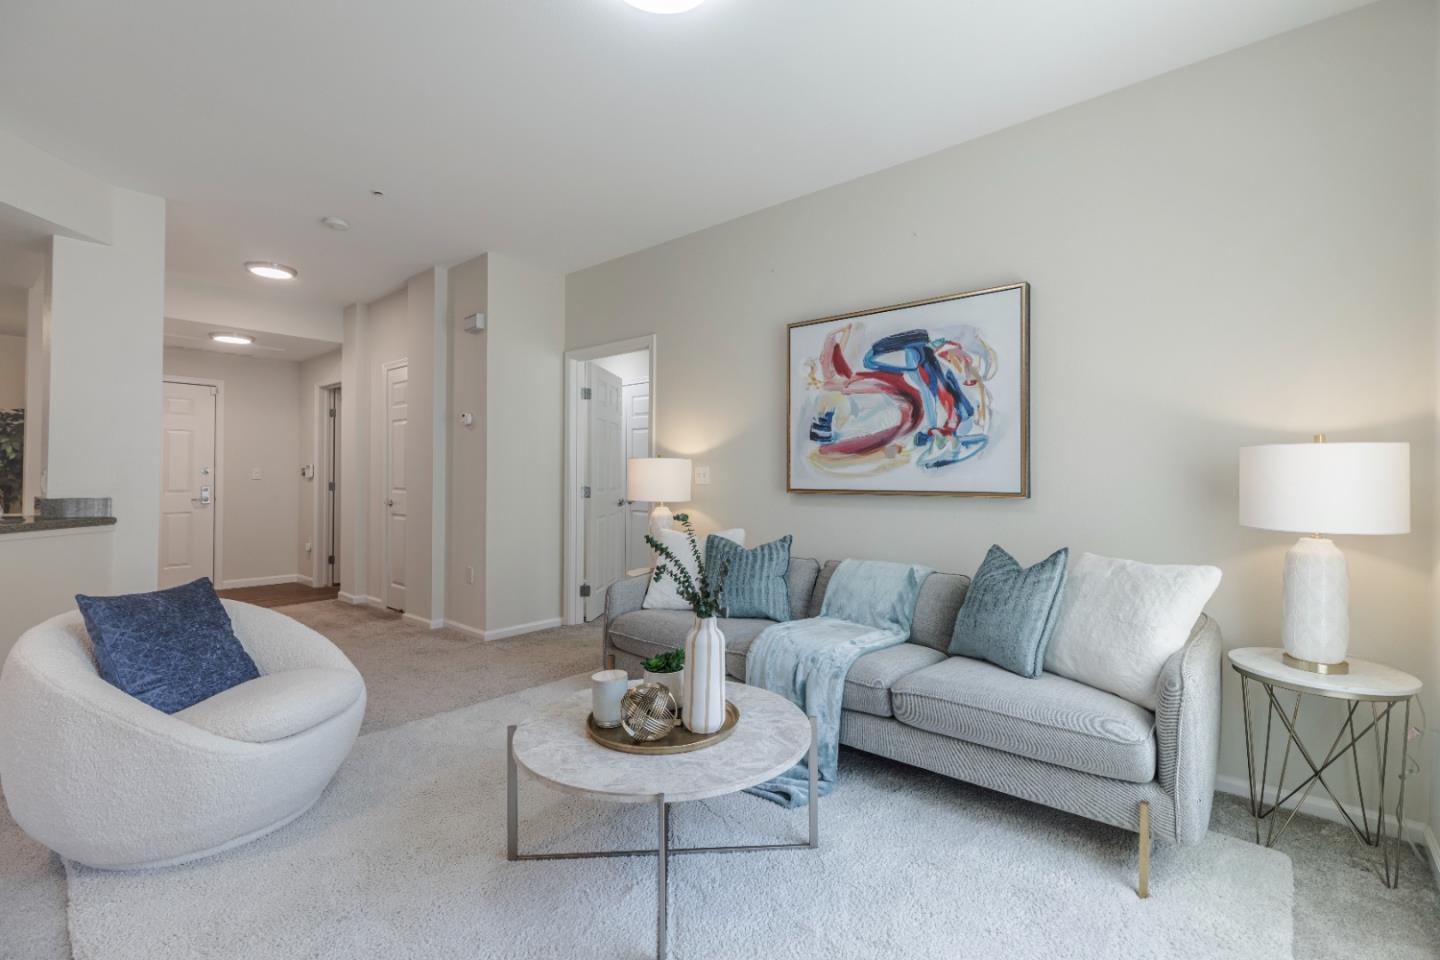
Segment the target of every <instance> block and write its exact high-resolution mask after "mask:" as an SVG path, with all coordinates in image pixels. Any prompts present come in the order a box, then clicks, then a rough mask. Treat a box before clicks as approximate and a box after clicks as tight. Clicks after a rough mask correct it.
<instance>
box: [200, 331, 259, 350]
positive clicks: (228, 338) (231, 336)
mask: <svg viewBox="0 0 1440 960" xmlns="http://www.w3.org/2000/svg"><path fill="white" fill-rule="evenodd" d="M210 339H211V340H214V341H215V342H216V343H233V344H237V345H239V346H242V347H243V346H246V345H248V344H252V343H254V342H255V338H254V337H247V336H245V334H243V333H212V334H210Z"/></svg>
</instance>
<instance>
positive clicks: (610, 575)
mask: <svg viewBox="0 0 1440 960" xmlns="http://www.w3.org/2000/svg"><path fill="white" fill-rule="evenodd" d="M589 368H590V400H589V401H588V403H587V406H588V407H589V416H588V418H587V419H588V422H589V426H590V436H589V447H588V451H587V458H586V459H587V470H586V483H587V484H588V485H589V487H590V499H588V500H586V501H585V582H586V583H588V584H590V596H589V597H587V598H586V600H585V619H586V620H594V619H595V618H596V617H598V616H600V614H602V613H604V612H605V590H606V588H607V587H609V586H610V584H612V583H614V582H615V581H616V580H619V579H620V578H621V577H622V576H624V574H625V515H626V511H625V436H624V432H623V431H624V420H625V416H624V413H623V411H622V409H621V402H620V399H621V387H620V378H619V377H617V376H616V375H615V374H613V373H611V372H610V371H608V370H605V369H603V368H601V367H600V366H599V365H597V364H594V363H592V364H590V365H589Z"/></svg>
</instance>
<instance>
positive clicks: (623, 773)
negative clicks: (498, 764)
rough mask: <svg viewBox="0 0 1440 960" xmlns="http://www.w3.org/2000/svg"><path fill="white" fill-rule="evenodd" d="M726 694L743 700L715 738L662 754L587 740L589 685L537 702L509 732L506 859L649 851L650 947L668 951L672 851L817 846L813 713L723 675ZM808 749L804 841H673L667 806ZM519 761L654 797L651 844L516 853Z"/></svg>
mask: <svg viewBox="0 0 1440 960" xmlns="http://www.w3.org/2000/svg"><path fill="white" fill-rule="evenodd" d="M725 696H726V698H727V699H728V700H730V701H731V702H732V703H734V704H735V705H736V706H737V707H738V708H739V709H740V720H739V722H738V723H736V725H735V729H734V731H733V732H731V734H730V735H729V736H728V737H726V738H725V739H724V740H721V741H720V742H719V743H716V744H714V745H712V746H709V747H705V748H703V749H700V750H695V751H693V752H690V753H678V754H669V755H662V756H645V755H639V754H632V753H621V752H619V751H616V750H611V749H609V748H607V747H602V746H601V745H600V744H598V743H596V742H595V741H594V740H592V739H590V736H589V734H588V733H586V730H585V719H586V717H587V716H588V715H589V713H590V691H589V690H585V691H583V692H581V693H578V694H576V695H575V696H573V697H569V698H566V699H564V700H561V701H559V702H558V703H555V704H553V705H551V706H549V707H546V708H544V709H543V710H541V711H540V712H539V713H538V714H537V715H536V716H534V717H532V718H531V719H529V720H527V721H525V722H524V723H522V724H519V725H518V726H512V727H510V728H509V729H508V732H507V740H508V744H507V750H506V764H505V767H506V791H507V792H506V834H505V840H506V850H505V855H506V857H507V858H509V859H510V860H576V859H586V858H590V857H656V858H657V860H658V863H659V873H658V875H657V880H658V889H657V895H656V910H655V955H656V957H657V958H658V960H665V957H666V956H667V955H668V954H669V943H670V927H669V901H670V888H669V883H668V881H667V879H666V877H667V872H668V867H669V860H670V857H671V856H673V855H676V854H684V853H746V852H751V851H756V850H815V849H818V848H819V846H820V802H819V795H818V791H817V790H816V786H817V783H816V780H817V777H818V773H819V771H818V768H817V766H816V761H815V745H816V742H815V722H814V721H813V720H811V719H810V718H809V717H807V716H806V715H805V714H804V712H803V711H802V710H800V708H799V707H797V706H795V705H794V704H793V703H791V702H790V701H789V700H786V699H785V698H784V697H781V696H778V695H777V694H774V693H771V692H769V691H768V690H761V689H760V688H758V687H750V686H746V685H745V684H743V683H727V684H726V685H725ZM807 753H808V756H809V768H810V804H809V813H810V837H809V840H808V841H807V842H805V843H771V844H751V845H748V846H734V847H678V848H677V847H671V846H670V805H671V804H673V803H683V802H686V801H691V800H708V799H710V798H712V797H719V796H724V795H726V794H730V793H737V792H739V791H741V790H744V789H745V788H746V787H753V786H756V785H757V784H761V783H764V782H765V781H767V780H770V779H772V778H774V777H775V776H777V775H779V774H781V773H784V772H785V771H786V770H789V769H790V768H791V767H793V766H795V764H796V763H798V762H799V761H800V758H801V757H803V756H806V755H807ZM517 767H518V768H519V769H523V770H525V771H526V772H527V773H529V774H530V775H531V776H532V777H534V778H535V779H537V780H539V781H541V782H542V783H544V784H546V785H548V786H551V787H554V788H555V789H557V790H561V791H564V792H566V793H571V794H576V795H579V796H585V797H591V798H594V799H599V800H606V801H609V802H611V803H653V804H655V812H656V815H657V818H658V831H657V844H656V847H655V849H653V850H651V849H645V850H587V851H578V852H575V853H521V852H520V849H519V848H520V798H519V789H518V783H517V777H516V773H517Z"/></svg>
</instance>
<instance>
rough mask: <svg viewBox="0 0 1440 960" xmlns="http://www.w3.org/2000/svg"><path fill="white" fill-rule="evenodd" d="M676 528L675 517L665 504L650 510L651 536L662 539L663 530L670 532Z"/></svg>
mask: <svg viewBox="0 0 1440 960" xmlns="http://www.w3.org/2000/svg"><path fill="white" fill-rule="evenodd" d="M674 526H675V515H674V514H672V513H671V512H670V508H669V507H667V506H665V504H663V503H657V504H655V506H653V507H651V508H650V536H652V537H654V538H656V539H657V540H658V539H659V538H660V533H661V531H663V530H669V529H671V528H673V527H674Z"/></svg>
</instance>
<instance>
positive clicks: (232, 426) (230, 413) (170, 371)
mask: <svg viewBox="0 0 1440 960" xmlns="http://www.w3.org/2000/svg"><path fill="white" fill-rule="evenodd" d="M165 376H166V377H182V378H183V377H196V378H200V379H206V380H221V381H223V382H224V389H223V397H224V400H223V412H222V414H221V416H222V418H223V423H224V426H223V434H224V436H223V440H222V441H221V442H222V443H223V444H224V466H223V467H222V468H221V471H222V472H221V473H220V474H219V481H220V483H219V489H218V490H217V491H216V498H217V500H218V502H219V506H220V516H221V524H222V529H221V539H220V542H219V547H220V549H219V554H220V568H219V570H218V571H217V573H218V577H217V581H216V582H217V583H218V584H219V585H220V586H221V587H222V588H223V587H237V586H246V585H248V584H252V583H254V582H255V581H257V580H271V581H273V580H277V579H281V578H287V577H294V576H295V575H296V572H297V570H300V572H305V571H304V570H302V569H300V568H298V567H297V566H296V561H295V537H296V531H297V530H298V529H299V528H300V490H299V486H298V477H299V472H300V459H299V449H300V407H301V397H300V364H298V363H295V362H293V361H290V360H262V359H259V358H255V357H245V356H232V355H228V354H223V353H216V352H214V351H211V350H186V349H181V348H176V347H167V348H165ZM156 432H157V435H158V432H159V429H158V427H157V430H156ZM256 469H258V470H259V471H260V479H259V480H255V479H252V476H251V472H252V471H253V470H256ZM156 491H157V493H156V496H157V498H158V496H159V493H158V491H159V485H158V482H157V485H156Z"/></svg>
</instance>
